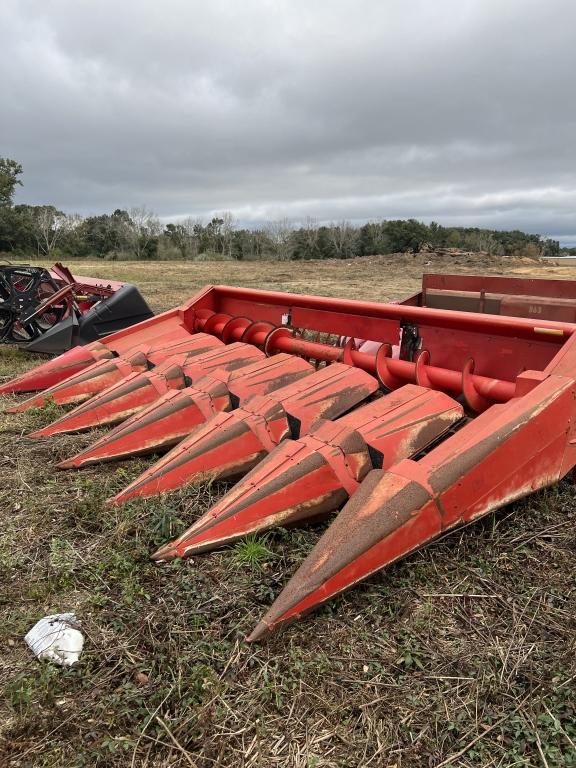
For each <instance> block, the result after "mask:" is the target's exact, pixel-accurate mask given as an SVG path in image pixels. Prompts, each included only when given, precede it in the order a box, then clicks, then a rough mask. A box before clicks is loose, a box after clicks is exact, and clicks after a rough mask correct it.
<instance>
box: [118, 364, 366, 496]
mask: <svg viewBox="0 0 576 768" xmlns="http://www.w3.org/2000/svg"><path fill="white" fill-rule="evenodd" d="M377 389H378V383H377V381H376V380H375V379H374V378H373V377H372V376H370V375H369V374H367V373H365V372H364V371H361V370H359V369H357V368H350V367H349V366H347V365H343V364H340V363H335V364H333V365H330V366H327V367H326V368H322V369H320V370H319V371H316V372H315V373H313V374H311V375H310V376H307V377H306V378H305V379H303V380H301V381H297V382H295V383H293V384H290V385H289V386H287V387H284V388H283V389H280V390H277V391H276V392H273V393H271V394H270V395H266V396H256V397H252V398H251V399H250V400H249V401H248V402H247V403H246V404H245V405H243V406H242V407H241V408H239V409H238V410H236V411H233V412H232V413H220V414H217V415H216V416H214V417H213V418H212V419H210V421H208V422H207V423H206V424H205V425H204V426H202V427H199V428H198V429H197V430H196V431H195V432H193V433H192V435H190V437H189V438H187V439H186V440H184V441H183V442H182V443H180V444H179V445H177V446H176V448H174V449H173V450H172V451H171V452H170V453H169V454H167V455H166V456H165V457H164V458H163V459H161V460H160V461H159V462H157V463H156V464H155V465H154V466H153V467H151V468H150V469H149V470H148V471H147V472H145V473H144V474H143V475H141V476H140V477H139V478H137V479H136V480H135V481H134V482H133V483H132V484H131V485H129V486H128V488H126V489H125V490H124V491H122V492H121V493H119V494H118V495H117V496H115V497H114V499H113V501H115V502H116V503H119V502H121V501H125V500H127V499H129V498H132V497H134V496H153V495H155V494H157V493H163V492H165V491H170V490H173V489H175V488H178V487H180V486H182V485H184V484H185V483H188V482H191V481H192V480H196V479H198V478H199V477H201V476H204V475H210V476H212V477H219V478H229V477H237V476H240V475H242V474H245V473H246V472H248V471H249V470H250V469H252V467H254V466H255V465H256V464H257V463H258V462H259V461H260V460H261V459H262V458H263V457H264V456H265V455H266V454H267V453H270V451H272V449H273V448H274V447H275V446H276V445H278V443H280V442H281V441H282V440H284V439H285V438H287V437H289V436H291V435H294V436H298V435H300V434H305V433H306V432H308V430H309V429H310V426H311V424H312V423H313V422H314V421H317V420H318V419H319V418H336V417H337V416H340V415H341V414H343V413H345V412H347V411H349V410H350V409H351V408H353V407H354V406H355V405H358V404H359V403H361V402H362V401H363V400H365V399H366V398H367V397H369V396H370V395H371V394H373V393H374V392H375V391H376V390H377Z"/></svg>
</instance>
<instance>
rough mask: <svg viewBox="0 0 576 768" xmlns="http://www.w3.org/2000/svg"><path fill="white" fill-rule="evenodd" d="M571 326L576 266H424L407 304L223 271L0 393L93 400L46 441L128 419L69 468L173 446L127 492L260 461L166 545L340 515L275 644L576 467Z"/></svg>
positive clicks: (315, 554)
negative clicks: (439, 542)
mask: <svg viewBox="0 0 576 768" xmlns="http://www.w3.org/2000/svg"><path fill="white" fill-rule="evenodd" d="M575 331H576V282H572V281H561V280H534V279H528V278H500V277H478V276H452V275H425V276H424V278H423V284H422V290H421V292H420V293H418V294H416V295H414V296H411V297H409V298H407V299H406V300H405V301H404V302H403V303H399V304H375V303H368V302H360V301H345V300H338V299H328V298H319V297H312V296H298V295H292V294H284V293H278V292H267V291H255V290H248V289H242V288H230V287H226V286H210V287H208V288H206V289H204V290H203V291H201V292H200V293H199V294H198V295H197V296H195V297H194V298H193V299H191V300H190V301H189V302H187V303H186V304H184V305H183V306H181V307H179V308H177V309H174V310H171V311H169V312H166V313H164V314H163V315H160V316H158V317H155V318H151V319H150V320H146V321H145V322H143V323H140V324H139V325H136V326H134V327H132V328H130V329H126V330H123V331H119V332H118V333H115V334H112V335H111V336H109V337H106V338H105V339H104V340H103V341H102V342H97V343H93V344H91V345H88V346H87V347H82V348H75V349H72V350H70V352H67V353H65V354H64V355H61V356H60V357H58V358H55V359H54V360H51V361H49V362H48V363H45V364H44V365H42V366H39V367H38V368H36V369H34V370H32V371H30V372H29V373H27V374H24V375H23V376H20V377H19V378H18V379H15V380H14V381H13V382H8V383H7V384H4V385H3V386H2V387H1V388H0V391H1V392H5V393H17V392H24V391H32V392H38V393H39V394H38V395H37V396H34V397H32V398H30V399H29V400H28V401H24V403H20V404H17V405H15V406H13V407H12V408H11V409H10V410H12V411H17V410H24V409H26V408H27V407H31V406H32V405H40V404H42V403H43V402H45V401H46V400H47V399H48V398H52V399H53V400H55V401H56V402H58V403H61V404H67V403H68V404H74V405H77V407H76V408H75V409H74V410H72V411H70V412H69V413H67V414H65V415H64V416H63V417H62V418H60V419H58V420H57V421H56V422H54V423H53V424H51V425H49V426H47V427H45V428H44V429H42V430H38V431H37V432H35V433H34V435H32V436H33V437H39V436H43V437H45V436H48V435H51V434H56V433H59V432H69V431H79V430H86V429H90V428H92V427H96V426H98V427H100V426H102V425H115V424H118V426H116V427H115V428H114V429H113V430H111V431H110V432H108V434H106V435H104V437H100V439H99V440H98V441H97V442H95V443H94V444H93V445H92V446H89V447H88V448H87V449H86V450H84V451H82V452H81V453H80V454H78V455H77V456H74V457H72V458H70V459H68V460H66V461H64V462H61V464H60V465H59V467H60V468H62V469H64V468H71V467H82V466H84V465H87V464H94V463H96V462H99V461H110V460H114V459H119V458H128V457H130V456H133V455H134V456H135V455H143V454H147V453H155V452H163V451H166V450H168V449H171V450H170V452H169V453H168V454H166V455H165V456H164V457H163V458H161V459H160V460H159V461H157V462H156V463H155V464H153V465H152V466H151V467H150V468H149V469H148V470H147V471H146V472H145V473H144V474H143V475H142V476H141V477H139V478H137V479H136V480H135V481H134V482H133V483H132V484H131V485H130V486H128V487H127V488H126V489H125V490H124V491H122V492H121V493H119V494H118V495H117V496H116V497H114V499H112V500H111V501H113V502H114V503H120V502H123V501H125V500H127V499H131V498H137V497H145V496H153V495H155V494H158V493H162V492H164V491H170V490H173V489H176V488H179V487H180V486H182V485H184V484H185V483H189V482H198V481H199V480H202V479H204V478H207V477H219V478H224V479H230V478H233V477H242V476H243V475H245V477H243V479H241V480H240V481H239V482H238V483H237V485H236V486H233V487H232V488H231V489H230V490H229V491H228V493H226V494H225V495H224V496H223V497H222V498H221V499H220V500H219V501H218V502H217V503H216V504H215V505H214V506H213V507H212V509H210V510H208V511H207V512H205V513H204V514H202V515H201V516H199V517H198V518H197V520H196V521H195V522H193V524H192V525H191V526H190V527H189V528H188V530H187V531H186V532H185V533H183V534H182V535H181V536H179V537H178V538H177V539H175V540H174V541H173V542H170V543H168V544H166V545H164V546H163V547H161V548H160V549H159V550H158V551H157V552H156V553H155V554H154V555H153V558H154V559H155V560H158V561H161V560H167V559H170V558H174V557H184V556H187V555H190V554H198V553H201V552H206V551H209V550H211V549H214V548H216V547H220V546H222V545H223V544H229V543H230V542H233V541H235V540H237V539H238V538H241V537H242V536H245V535H246V534H253V533H255V532H259V531H264V530H268V529H272V528H275V527H277V526H289V525H290V526H291V525H295V524H303V523H305V522H307V521H310V520H312V519H317V518H318V517H324V516H327V515H334V520H333V522H332V524H331V525H330V527H329V528H328V530H327V531H326V533H325V534H324V535H323V536H322V537H321V538H320V539H319V541H318V543H317V544H316V546H315V547H314V549H313V550H312V552H311V553H310V554H309V556H308V557H307V558H306V560H305V561H304V563H303V564H302V566H301V567H300V569H299V570H298V571H297V572H296V574H294V576H293V577H292V579H291V580H290V581H289V582H288V584H287V586H286V587H285V589H284V590H283V592H282V593H281V594H280V596H279V597H278V599H277V600H276V602H275V603H274V604H273V606H272V607H271V609H270V610H269V611H268V613H267V614H266V615H265V616H264V618H263V619H262V621H261V622H260V623H259V625H258V626H257V627H256V629H255V630H254V632H253V633H252V634H251V635H250V638H249V639H250V640H259V639H261V638H263V637H265V636H267V635H268V634H269V633H270V632H272V631H274V630H276V629H277V628H278V627H280V626H282V625H283V624H285V623H286V622H289V621H293V620H295V619H297V618H299V617H300V616H302V615H303V614H305V613H307V612H308V611H310V610H312V609H313V608H314V607H316V606H317V605H319V604H320V603H322V602H324V601H326V600H329V599H330V598H331V597H332V596H334V595H336V594H338V593H339V592H341V591H342V590H344V589H347V588H348V587H350V586H352V585H354V584H355V583H357V582H358V581H360V580H362V579H364V578H366V577H367V576H369V575H370V574H373V573H374V572H375V571H377V570H379V569H381V568H383V567H385V566H386V565H388V564H389V563H392V562H394V561H395V560H398V559H399V558H401V557H404V556H405V555H406V554H409V553H410V552H412V551H414V550H415V549H417V548H419V547H422V546H424V545H425V544H427V543H428V542H430V541H432V540H433V539H434V538H436V537H437V536H439V535H441V534H443V533H444V532H445V531H448V530H450V529H452V528H454V527H456V526H459V525H464V524H466V523H469V522H471V521H473V520H475V519H476V518H478V517H481V516H482V515H485V514H487V513H488V512H491V511H494V510H496V509H498V508H499V507H501V506H503V505H505V504H508V503H510V502H512V501H514V500H516V499H519V498H521V497H522V496H525V495H527V494H529V493H532V492H533V491H535V490H537V489H539V488H543V487H545V486H548V485H551V484H552V483H555V482H556V481H557V480H559V479H560V478H562V477H564V476H565V475H566V474H567V473H568V472H570V471H571V470H572V469H573V468H574V466H575V465H576V435H575V434H574V430H575V426H574V425H575V424H576V336H575ZM358 340H369V341H371V342H372V344H370V345H369V348H370V350H371V351H370V352H366V351H365V349H366V347H365V346H363V345H362V344H361V341H358ZM374 350H376V351H374ZM119 422H122V423H119ZM246 473H247V474H246ZM338 510H340V511H338Z"/></svg>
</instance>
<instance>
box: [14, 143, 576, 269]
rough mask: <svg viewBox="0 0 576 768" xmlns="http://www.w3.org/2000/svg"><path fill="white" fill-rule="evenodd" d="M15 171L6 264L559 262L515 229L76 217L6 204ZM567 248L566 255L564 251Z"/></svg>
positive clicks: (555, 252) (553, 248)
mask: <svg viewBox="0 0 576 768" xmlns="http://www.w3.org/2000/svg"><path fill="white" fill-rule="evenodd" d="M21 174H22V166H21V165H20V164H19V163H17V162H16V161H15V160H11V159H9V158H0V253H2V252H4V253H6V254H9V256H8V257H9V258H11V259H19V258H26V257H28V258H30V257H31V256H37V257H43V258H84V257H85V258H94V257H96V258H107V259H115V258H117V259H126V258H132V259H156V258H164V259H169V258H181V259H206V260H208V259H213V258H216V259H231V260H232V259H235V260H239V261H240V260H254V259H279V260H298V259H351V258H354V257H357V256H372V255H376V254H384V253H399V252H407V251H408V252H412V253H418V252H420V251H422V250H423V249H428V250H432V251H434V250H441V249H446V248H459V249H464V250H467V251H474V252H481V251H482V252H487V253H489V254H492V255H499V256H531V257H539V256H559V255H560V254H561V249H560V246H559V243H558V241H556V240H551V239H549V238H542V237H541V236H540V235H534V234H527V233H525V232H521V231H519V230H513V231H502V230H492V229H480V228H477V227H444V226H442V225H440V224H437V223H436V222H432V223H430V224H424V223H423V222H421V221H417V220H416V219H399V220H383V221H373V222H368V223H366V224H363V225H361V226H354V225H352V224H350V223H349V222H346V221H342V222H337V223H332V224H328V225H326V224H319V223H318V222H317V221H315V220H314V219H310V218H309V219H307V220H305V221H304V222H299V223H297V222H292V221H289V220H288V219H282V220H278V221H273V222H268V223H265V224H262V225H260V226H258V227H254V228H246V227H240V226H238V225H237V223H236V222H235V221H234V217H233V216H232V214H231V213H223V214H221V215H219V216H214V217H213V218H212V219H211V220H210V221H208V222H205V221H203V220H201V219H194V218H191V217H189V218H186V219H184V220H182V221H179V222H177V223H168V224H162V223H161V221H160V219H159V218H158V216H156V215H155V214H154V213H153V212H152V211H150V210H148V209H147V208H146V207H139V208H132V209H130V210H124V209H117V210H115V211H114V212H113V213H110V214H101V215H99V216H86V217H82V216H79V215H78V214H68V213H64V212H63V211H60V210H58V209H57V208H56V207H55V206H53V205H24V204H18V205H15V204H14V195H15V192H16V188H17V187H18V186H19V185H21V183H22V182H21V180H20V176H21ZM565 250H568V249H565Z"/></svg>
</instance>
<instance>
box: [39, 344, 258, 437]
mask: <svg viewBox="0 0 576 768" xmlns="http://www.w3.org/2000/svg"><path fill="white" fill-rule="evenodd" d="M263 356H264V353H263V352H261V351H260V350H259V349H257V348H256V347H253V346H250V345H246V344H230V345H228V346H224V345H222V346H219V347H217V348H216V349H213V350H211V351H209V352H204V353H203V354H197V353H196V351H195V350H194V351H189V352H183V353H181V354H180V355H176V356H173V357H169V358H168V359H167V360H165V361H164V362H163V363H161V364H160V365H158V366H156V368H154V369H153V370H151V371H146V372H144V373H133V374H130V375H129V376H127V377H125V378H124V379H122V381H120V382H119V383H118V384H115V385H113V386H111V387H109V388H108V389H106V390H104V391H103V392H101V393H100V394H99V395H96V396H95V397H93V398H92V399H91V400H89V401H88V402H87V403H84V405H80V406H79V407H78V408H75V409H74V410H73V411H70V413H67V414H66V415H64V416H62V417H61V418H60V419H57V420H56V421H54V422H52V424H49V425H48V426H47V427H44V428H43V429H40V430H38V431H37V432H33V433H32V434H31V435H29V437H34V438H36V437H47V436H48V435H54V434H59V433H62V432H82V431H86V430H88V429H92V428H93V427H101V426H106V425H110V424H118V423H119V422H121V421H123V420H124V419H127V418H128V417H130V416H132V415H133V414H135V413H138V412H139V411H141V410H142V409H143V408H145V407H146V406H147V405H149V404H150V403H153V402H156V401H157V400H158V399H159V398H160V397H161V396H162V395H163V394H165V393H166V392H168V391H170V390H171V389H183V388H184V387H185V386H186V385H187V384H188V383H189V380H190V379H189V378H188V376H189V372H190V373H192V375H195V374H196V372H197V373H198V374H200V372H201V371H202V370H205V371H212V370H217V369H218V368H220V367H224V368H229V369H234V370H235V369H237V368H239V367H241V366H242V365H248V363H250V362H252V361H253V360H254V359H256V358H262V357H263ZM190 378H191V377H190Z"/></svg>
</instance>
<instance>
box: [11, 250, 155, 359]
mask: <svg viewBox="0 0 576 768" xmlns="http://www.w3.org/2000/svg"><path fill="white" fill-rule="evenodd" d="M151 316H152V310H151V309H150V307H149V306H148V305H147V304H146V302H145V301H144V299H143V298H142V296H141V295H140V293H139V291H138V289H137V288H136V287H135V286H133V285H130V284H128V283H118V282H113V281H112V282H111V281H108V280H98V279H97V278H94V277H74V276H73V275H72V273H71V272H70V270H69V269H67V268H66V267H64V266H63V265H62V264H55V265H54V266H53V267H52V269H51V270H48V269H44V268H43V267H31V266H28V265H21V266H14V265H12V264H10V265H3V266H0V343H2V344H18V345H21V346H24V348H25V349H26V350H27V351H29V352H46V353H58V352H62V351H64V350H66V349H70V348H71V347H74V346H76V345H77V344H86V343H87V342H90V341H95V340H96V339H98V338H100V337H102V336H106V335H107V334H109V333H112V332H113V331H117V330H120V329H121V328H127V327H128V326H130V325H133V324H134V323H139V322H141V321H142V320H145V319H147V318H149V317H151Z"/></svg>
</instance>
